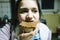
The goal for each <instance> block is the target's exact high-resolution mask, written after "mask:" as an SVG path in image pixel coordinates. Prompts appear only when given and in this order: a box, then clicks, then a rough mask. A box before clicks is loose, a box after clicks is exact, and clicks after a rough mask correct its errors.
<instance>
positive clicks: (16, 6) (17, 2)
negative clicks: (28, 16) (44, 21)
mask: <svg viewBox="0 0 60 40" xmlns="http://www.w3.org/2000/svg"><path fill="white" fill-rule="evenodd" d="M21 1H22V0H17V1H16V5H15V8H16V21H17V22H16V21H15V24H16V25H18V24H19V21H18V7H19V6H20V5H21V4H20V2H21ZM36 3H37V6H38V10H39V15H40V18H39V19H41V9H40V4H39V0H36Z"/></svg>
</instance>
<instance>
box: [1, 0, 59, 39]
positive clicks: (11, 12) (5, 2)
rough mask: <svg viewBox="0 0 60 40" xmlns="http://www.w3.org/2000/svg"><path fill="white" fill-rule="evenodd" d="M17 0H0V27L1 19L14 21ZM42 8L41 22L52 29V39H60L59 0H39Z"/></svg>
mask: <svg viewBox="0 0 60 40" xmlns="http://www.w3.org/2000/svg"><path fill="white" fill-rule="evenodd" d="M16 1H17V0H0V28H2V25H3V19H4V17H5V16H7V18H6V19H7V20H9V21H10V22H11V21H14V20H16V19H15V16H16V11H15V2H16ZM39 3H40V4H41V9H42V17H41V18H42V19H41V22H42V23H44V24H46V25H47V26H48V27H49V28H50V30H51V31H52V40H60V0H39Z"/></svg>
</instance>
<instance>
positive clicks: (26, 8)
mask: <svg viewBox="0 0 60 40" xmlns="http://www.w3.org/2000/svg"><path fill="white" fill-rule="evenodd" d="M19 10H28V9H27V8H20V9H19Z"/></svg>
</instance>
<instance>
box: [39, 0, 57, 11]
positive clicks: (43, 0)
mask: <svg viewBox="0 0 60 40" xmlns="http://www.w3.org/2000/svg"><path fill="white" fill-rule="evenodd" d="M39 3H40V4H41V5H40V6H41V9H42V11H57V0H39Z"/></svg>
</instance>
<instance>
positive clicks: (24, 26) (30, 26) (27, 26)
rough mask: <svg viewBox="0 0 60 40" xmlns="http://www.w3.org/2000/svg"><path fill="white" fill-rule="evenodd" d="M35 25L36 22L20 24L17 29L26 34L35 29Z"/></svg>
mask: <svg viewBox="0 0 60 40" xmlns="http://www.w3.org/2000/svg"><path fill="white" fill-rule="evenodd" d="M37 23H38V22H21V23H20V24H19V25H20V26H19V28H20V29H22V30H23V32H24V33H28V32H31V31H33V30H34V29H35V28H36V25H37ZM22 30H21V31H22Z"/></svg>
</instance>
